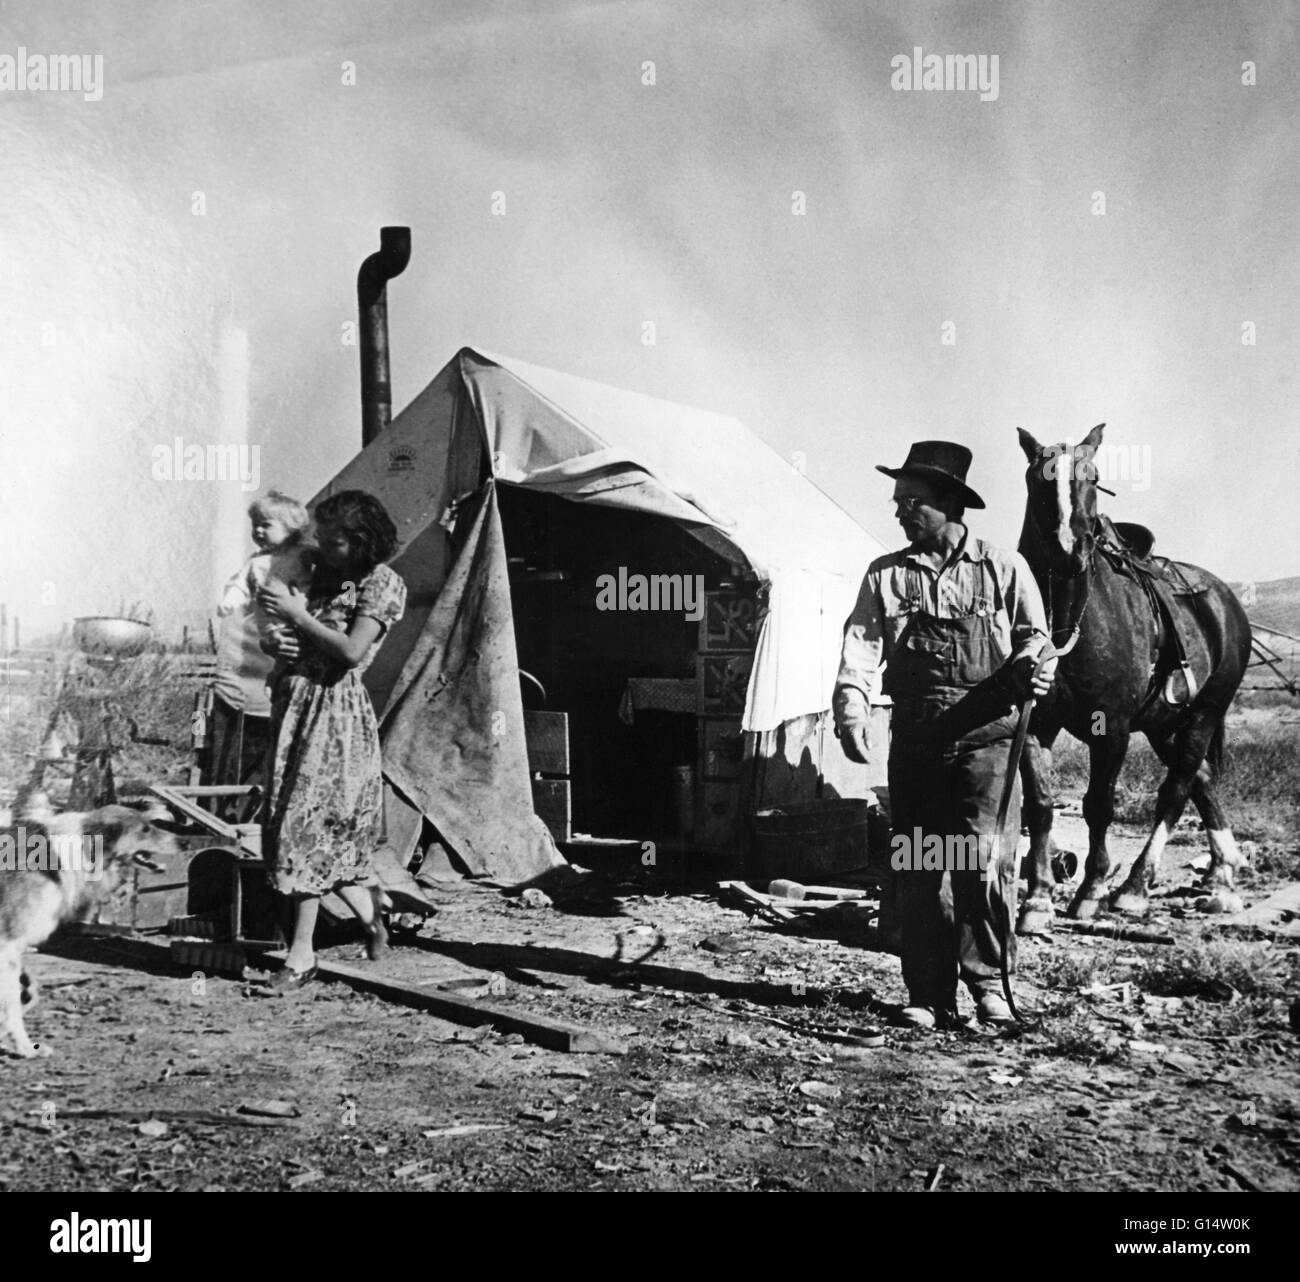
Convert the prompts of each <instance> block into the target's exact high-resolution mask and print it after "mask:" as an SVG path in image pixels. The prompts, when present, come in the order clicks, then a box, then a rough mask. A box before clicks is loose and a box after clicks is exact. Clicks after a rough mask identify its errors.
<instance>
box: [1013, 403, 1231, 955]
mask: <svg viewBox="0 0 1300 1282" xmlns="http://www.w3.org/2000/svg"><path fill="white" fill-rule="evenodd" d="M1104 427H1105V424H1104V423H1100V424H1098V425H1097V426H1096V427H1094V428H1093V429H1092V431H1090V432H1089V433H1088V435H1087V436H1086V437H1084V439H1083V440H1082V441H1081V442H1080V443H1079V444H1078V445H1075V446H1070V445H1068V444H1060V445H1054V446H1048V447H1044V446H1042V445H1040V444H1039V443H1038V441H1036V440H1035V439H1034V437H1033V436H1031V435H1030V434H1029V433H1028V432H1026V431H1025V430H1024V429H1023V428H1021V429H1017V430H1018V431H1019V433H1020V445H1021V448H1022V449H1023V450H1024V453H1025V456H1026V457H1027V458H1028V460H1029V467H1028V470H1027V471H1026V473H1025V484H1026V488H1027V490H1028V497H1027V500H1026V504H1025V520H1024V526H1023V529H1022V532H1021V536H1020V544H1019V551H1020V553H1021V555H1022V556H1023V557H1024V558H1025V560H1026V561H1027V562H1028V564H1029V567H1030V569H1031V571H1032V572H1033V575H1034V579H1035V580H1036V582H1037V583H1038V586H1039V590H1040V591H1041V593H1042V596H1043V601H1044V603H1045V605H1046V608H1047V614H1048V626H1049V628H1050V630H1051V639H1052V643H1053V645H1054V646H1055V647H1056V648H1057V650H1058V651H1060V652H1061V653H1062V655H1063V657H1062V658H1061V659H1060V661H1059V663H1058V666H1057V673H1056V679H1055V681H1054V683H1053V687H1052V689H1051V691H1050V692H1049V693H1048V695H1047V696H1046V697H1045V698H1044V699H1043V700H1041V701H1040V702H1039V703H1038V705H1037V706H1036V707H1035V709H1034V713H1033V717H1032V720H1031V722H1030V734H1029V738H1028V740H1027V742H1026V751H1025V755H1024V758H1023V760H1022V768H1021V779H1022V783H1023V790H1024V796H1025V816H1026V819H1027V822H1028V826H1029V831H1030V850H1029V856H1028V859H1029V870H1028V893H1027V895H1026V897H1025V903H1024V906H1023V908H1022V910H1021V913H1020V916H1019V920H1018V922H1017V933H1018V934H1026V935H1028V934H1042V933H1046V932H1047V931H1048V930H1050V927H1051V922H1052V919H1053V916H1054V910H1053V906H1052V897H1053V891H1054V890H1055V879H1054V875H1053V872H1052V862H1051V855H1052V842H1051V829H1052V801H1053V789H1052V783H1051V749H1052V744H1053V742H1054V741H1055V739H1056V737H1057V736H1058V735H1059V733H1060V732H1061V730H1062V729H1065V730H1067V731H1068V732H1069V733H1070V734H1072V735H1073V736H1074V737H1075V738H1076V739H1078V740H1080V741H1081V742H1082V743H1084V744H1086V745H1087V747H1088V755H1089V776H1088V789H1087V792H1086V794H1085V796H1084V800H1083V814H1084V819H1085V820H1086V822H1087V825H1088V858H1087V862H1086V864H1085V866H1084V876H1083V881H1082V883H1081V884H1080V886H1079V889H1078V891H1077V893H1076V894H1075V895H1074V898H1073V900H1072V901H1071V903H1070V906H1069V909H1068V915H1069V916H1071V917H1074V918H1090V917H1094V916H1096V914H1097V913H1098V911H1099V910H1101V909H1102V908H1103V907H1108V908H1110V909H1111V910H1113V911H1118V912H1125V913H1142V912H1145V911H1146V909H1147V906H1148V900H1147V894H1148V891H1149V889H1150V887H1151V886H1152V885H1153V884H1154V883H1155V881H1156V878H1157V875H1158V873H1159V868H1160V856H1161V852H1162V850H1163V848H1164V846H1165V843H1166V842H1167V841H1168V840H1169V834H1170V832H1171V831H1172V830H1173V828H1174V826H1175V825H1176V824H1177V822H1178V819H1179V817H1180V816H1181V814H1182V812H1183V809H1184V807H1185V806H1186V804H1187V801H1188V799H1189V797H1190V799H1191V800H1192V802H1193V803H1194V804H1195V806H1196V809H1197V811H1198V812H1199V813H1200V816H1201V819H1202V821H1203V822H1204V824H1205V828H1206V832H1207V835H1208V838H1209V844H1210V856H1211V862H1210V868H1209V870H1208V872H1207V873H1206V876H1205V881H1204V887H1205V888H1206V889H1207V890H1209V891H1210V892H1211V896H1210V900H1209V903H1210V905H1212V906H1213V907H1215V908H1217V909H1219V910H1230V909H1231V908H1233V907H1237V906H1239V901H1236V900H1235V896H1234V895H1233V894H1232V886H1233V881H1234V874H1235V872H1236V869H1237V868H1239V867H1240V866H1241V862H1242V856H1241V853H1240V851H1239V850H1238V848H1237V843H1236V841H1235V839H1234V838H1233V835H1232V830H1231V829H1230V828H1229V826H1228V822H1227V820H1226V819H1225V817H1224V814H1223V810H1222V807H1221V806H1220V804H1219V800H1218V797H1217V796H1216V793H1215V780H1216V778H1217V776H1218V774H1219V770H1220V766H1221V762H1222V757H1223V745H1224V726H1223V719H1224V715H1225V714H1226V712H1227V710H1228V706H1229V704H1231V702H1232V699H1233V696H1234V695H1235V694H1236V692H1237V687H1238V686H1239V685H1240V684H1241V680H1242V677H1243V676H1244V674H1245V671H1246V666H1247V664H1248V663H1249V661H1250V636H1251V634H1250V623H1249V621H1248V620H1247V618H1246V614H1245V611H1244V610H1243V609H1242V607H1241V604H1240V602H1239V601H1238V600H1237V598H1236V596H1235V595H1234V594H1233V592H1232V590H1231V589H1230V588H1229V587H1228V586H1227V585H1226V584H1225V583H1223V582H1222V581H1220V580H1219V579H1217V578H1215V577H1214V576H1213V575H1211V574H1208V573H1206V572H1205V571H1203V570H1201V569H1200V568H1199V567H1197V566H1189V565H1180V564H1178V563H1165V567H1167V566H1168V565H1170V564H1172V566H1173V569H1172V570H1170V569H1168V568H1163V569H1162V568H1161V567H1156V566H1154V565H1153V564H1152V562H1150V561H1149V560H1148V559H1147V558H1146V555H1145V549H1143V550H1142V554H1141V555H1135V554H1134V553H1133V552H1130V551H1128V550H1127V549H1125V548H1124V545H1123V543H1122V542H1121V541H1120V540H1119V539H1118V538H1117V537H1116V534H1115V530H1114V526H1112V525H1111V524H1110V523H1109V520H1108V518H1106V517H1104V516H1099V514H1098V511H1097V489H1098V486H1097V469H1096V465H1095V462H1094V459H1095V456H1096V453H1097V450H1098V448H1099V447H1100V445H1101V440H1102V431H1103V429H1104ZM1107 493H1109V491H1107ZM1152 571H1155V572H1156V573H1157V575H1159V574H1160V573H1164V574H1166V575H1168V576H1169V577H1170V578H1173V577H1174V576H1177V577H1178V579H1179V581H1180V582H1181V583H1182V584H1184V585H1186V584H1188V581H1189V580H1190V582H1191V586H1194V587H1196V588H1198V589H1201V590H1198V591H1196V592H1195V593H1194V594H1187V595H1167V594H1166V593H1164V592H1160V593H1158V594H1157V592H1156V590H1155V589H1154V588H1153V587H1152V588H1147V587H1144V586H1143V583H1142V579H1143V578H1144V577H1145V576H1146V575H1147V574H1149V573H1150V572H1152ZM1157 595H1159V596H1162V597H1163V598H1164V600H1165V602H1166V607H1167V608H1168V609H1170V610H1171V611H1172V614H1171V615H1166V616H1165V617H1164V618H1163V619H1162V617H1161V616H1162V611H1161V610H1160V609H1157V608H1155V607H1156V601H1157ZM1170 617H1172V619H1173V620H1174V621H1176V625H1177V627H1176V632H1177V636H1176V637H1175V636H1171V635H1170V629H1169V627H1168V626H1167V625H1168V622H1169V619H1170ZM1179 640H1181V643H1182V647H1183V650H1182V653H1179V651H1178V642H1179ZM1179 660H1185V662H1186V664H1187V665H1190V667H1182V666H1181V665H1180V662H1179ZM1171 674H1172V677H1173V680H1172V681H1171V680H1170V678H1171ZM1180 677H1186V678H1188V680H1187V681H1186V684H1185V685H1183V686H1182V687H1181V688H1180V687H1179V685H1178V680H1179V678H1180ZM1198 686H1199V688H1197V687H1198ZM1171 689H1172V694H1171ZM1179 695H1181V698H1179ZM1171 698H1172V699H1175V700H1177V702H1171V701H1170V700H1171ZM1136 732H1140V733H1142V734H1145V735H1146V737H1147V739H1148V741H1149V742H1150V744H1151V746H1152V748H1153V749H1154V750H1155V752H1156V755H1157V756H1158V757H1159V758H1160V760H1161V762H1162V763H1163V764H1164V765H1165V767H1166V770H1167V773H1166V775H1165V779H1164V782H1163V783H1162V784H1161V785H1160V788H1159V791H1158V792H1157V794H1156V814H1155V823H1154V826H1153V827H1152V829H1151V832H1150V835H1149V836H1148V837H1147V840H1146V844H1145V845H1144V846H1143V847H1142V851H1141V853H1140V854H1139V855H1138V857H1137V859H1136V861H1135V862H1134V864H1133V866H1132V868H1131V869H1130V870H1129V874H1128V877H1127V878H1126V879H1125V881H1124V883H1123V884H1122V885H1121V886H1120V887H1119V888H1118V889H1117V890H1113V891H1110V892H1109V893H1108V883H1109V882H1110V881H1112V880H1113V879H1114V876H1115V874H1116V873H1117V872H1118V869H1115V870H1114V871H1113V870H1112V866H1111V858H1110V855H1109V853H1108V852H1107V849H1106V831H1107V829H1108V828H1109V826H1110V823H1111V820H1112V818H1113V817H1114V813H1115V783H1116V780H1117V779H1118V777H1119V773H1120V768H1121V767H1122V766H1123V764H1124V757H1125V754H1126V753H1127V752H1128V746H1129V738H1130V736H1131V735H1133V734H1134V733H1136Z"/></svg>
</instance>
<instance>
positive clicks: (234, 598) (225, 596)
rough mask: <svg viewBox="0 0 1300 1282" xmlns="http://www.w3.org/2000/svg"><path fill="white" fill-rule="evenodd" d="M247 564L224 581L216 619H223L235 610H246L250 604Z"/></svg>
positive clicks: (251, 599)
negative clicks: (224, 584)
mask: <svg viewBox="0 0 1300 1282" xmlns="http://www.w3.org/2000/svg"><path fill="white" fill-rule="evenodd" d="M248 582H249V563H248V562H247V561H245V562H244V564H243V565H241V566H240V567H239V569H238V570H236V571H235V573H234V574H232V575H231V576H230V578H229V579H227V580H226V586H225V587H224V588H222V589H221V604H220V605H218V606H217V618H219V619H224V618H225V617H226V616H227V615H230V614H234V613H235V611H236V610H246V609H248V607H249V606H250V605H251V604H252V601H253V596H252V593H251V592H250V591H249V587H248Z"/></svg>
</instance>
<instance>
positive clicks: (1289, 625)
mask: <svg viewBox="0 0 1300 1282" xmlns="http://www.w3.org/2000/svg"><path fill="white" fill-rule="evenodd" d="M1229 587H1231V588H1232V590H1233V591H1234V592H1235V593H1236V594H1237V596H1238V598H1239V599H1240V601H1241V603H1242V605H1244V606H1245V607H1246V613H1247V614H1248V615H1249V616H1250V621H1251V623H1252V624H1253V625H1255V626H1256V627H1258V628H1268V629H1270V630H1271V631H1273V632H1282V633H1285V634H1286V635H1288V636H1293V637H1300V577H1297V578H1293V579H1271V580H1269V581H1268V582H1267V583H1232V584H1229Z"/></svg>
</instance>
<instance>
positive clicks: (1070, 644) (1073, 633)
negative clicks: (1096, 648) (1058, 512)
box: [1034, 518, 1097, 656]
mask: <svg viewBox="0 0 1300 1282" xmlns="http://www.w3.org/2000/svg"><path fill="white" fill-rule="evenodd" d="M1034 528H1035V529H1036V530H1038V537H1039V538H1042V539H1043V541H1044V543H1046V541H1047V540H1046V539H1045V538H1043V531H1042V529H1041V528H1040V527H1039V525H1038V521H1037V518H1035V520H1034ZM1086 537H1087V547H1088V554H1087V556H1086V557H1085V558H1084V562H1083V565H1082V566H1081V567H1080V568H1079V569H1078V570H1076V571H1075V572H1074V573H1073V574H1060V575H1058V574H1056V573H1055V572H1054V571H1053V569H1052V565H1051V560H1050V557H1049V559H1048V564H1047V600H1046V601H1045V602H1044V605H1046V607H1047V628H1048V637H1049V640H1050V641H1051V643H1052V648H1053V649H1054V650H1055V651H1056V654H1057V655H1058V656H1060V655H1066V654H1069V653H1070V651H1071V650H1073V649H1074V647H1075V646H1076V645H1077V644H1078V643H1079V632H1080V630H1081V629H1082V627H1083V616H1084V612H1085V611H1086V610H1087V608H1088V596H1089V594H1090V593H1091V592H1092V558H1093V553H1094V551H1095V550H1096V546H1097V536H1096V534H1095V533H1094V532H1093V531H1092V530H1091V529H1090V530H1089V531H1088V534H1087V536H1086ZM1080 575H1082V576H1083V600H1082V601H1081V602H1080V603H1079V609H1078V612H1077V613H1076V614H1075V616H1074V622H1073V623H1072V624H1071V623H1067V624H1066V626H1065V627H1064V628H1054V627H1052V614H1053V606H1052V598H1053V596H1055V593H1054V592H1053V590H1052V589H1053V583H1054V581H1055V580H1056V579H1058V578H1059V579H1063V580H1064V581H1065V582H1067V583H1068V582H1070V581H1071V580H1073V579H1077V578H1079V577H1080ZM1065 631H1068V632H1069V634H1070V635H1069V640H1068V641H1066V643H1065V644H1064V645H1062V646H1058V645H1057V644H1056V637H1057V634H1058V633H1060V632H1065Z"/></svg>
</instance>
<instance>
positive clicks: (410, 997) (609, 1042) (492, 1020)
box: [268, 953, 627, 1055]
mask: <svg viewBox="0 0 1300 1282" xmlns="http://www.w3.org/2000/svg"><path fill="white" fill-rule="evenodd" d="M268 956H272V957H276V956H283V954H277V953H271V954H268ZM317 969H318V971H319V973H320V975H321V976H322V977H323V978H325V979H337V980H340V981H341V982H342V983H345V984H350V985H351V986H352V987H353V988H355V989H357V990H358V991H359V992H363V993H374V994H375V995H376V996H377V997H382V998H383V999H384V1000H385V1001H390V1002H397V1003H398V1004H400V1005H402V1006H413V1007H415V1008H416V1009H417V1010H427V1011H428V1012H429V1013H430V1014H432V1015H437V1016H438V1017H439V1018H440V1019H446V1020H450V1021H451V1022H452V1023H453V1024H467V1025H469V1026H470V1027H472V1028H477V1027H480V1026H481V1025H483V1024H491V1025H492V1027H493V1028H495V1029H497V1030H498V1031H500V1032H503V1033H520V1034H522V1035H523V1037H524V1039H525V1040H526V1041H529V1042H532V1043H533V1044H534V1045H537V1046H544V1047H545V1048H546V1049H547V1050H553V1051H569V1052H573V1053H585V1054H597V1055H626V1054H627V1046H626V1045H625V1044H624V1043H623V1042H620V1041H618V1040H616V1039H615V1038H612V1037H607V1036H606V1035H605V1034H603V1033H599V1032H595V1031H593V1030H592V1029H589V1028H581V1027H579V1026H578V1025H576V1024H566V1023H563V1022H562V1021H560V1020H558V1019H548V1018H547V1017H546V1016H544V1015H531V1014H526V1013H524V1012H523V1011H520V1010H516V1009H514V1008H512V1007H507V1006H494V1005H489V1004H487V1003H485V1002H477V1001H474V1000H472V999H471V998H467V997H457V996H456V995H455V994H454V993H450V992H448V991H446V990H445V989H442V988H435V989H432V990H430V989H427V988H415V987H412V986H411V985H409V984H399V983H396V982H394V981H393V980H388V979H380V978H379V977H378V976H376V975H372V974H369V973H367V972H365V971H360V970H354V969H353V968H352V967H351V966H340V965H338V964H337V963H335V962H317Z"/></svg>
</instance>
